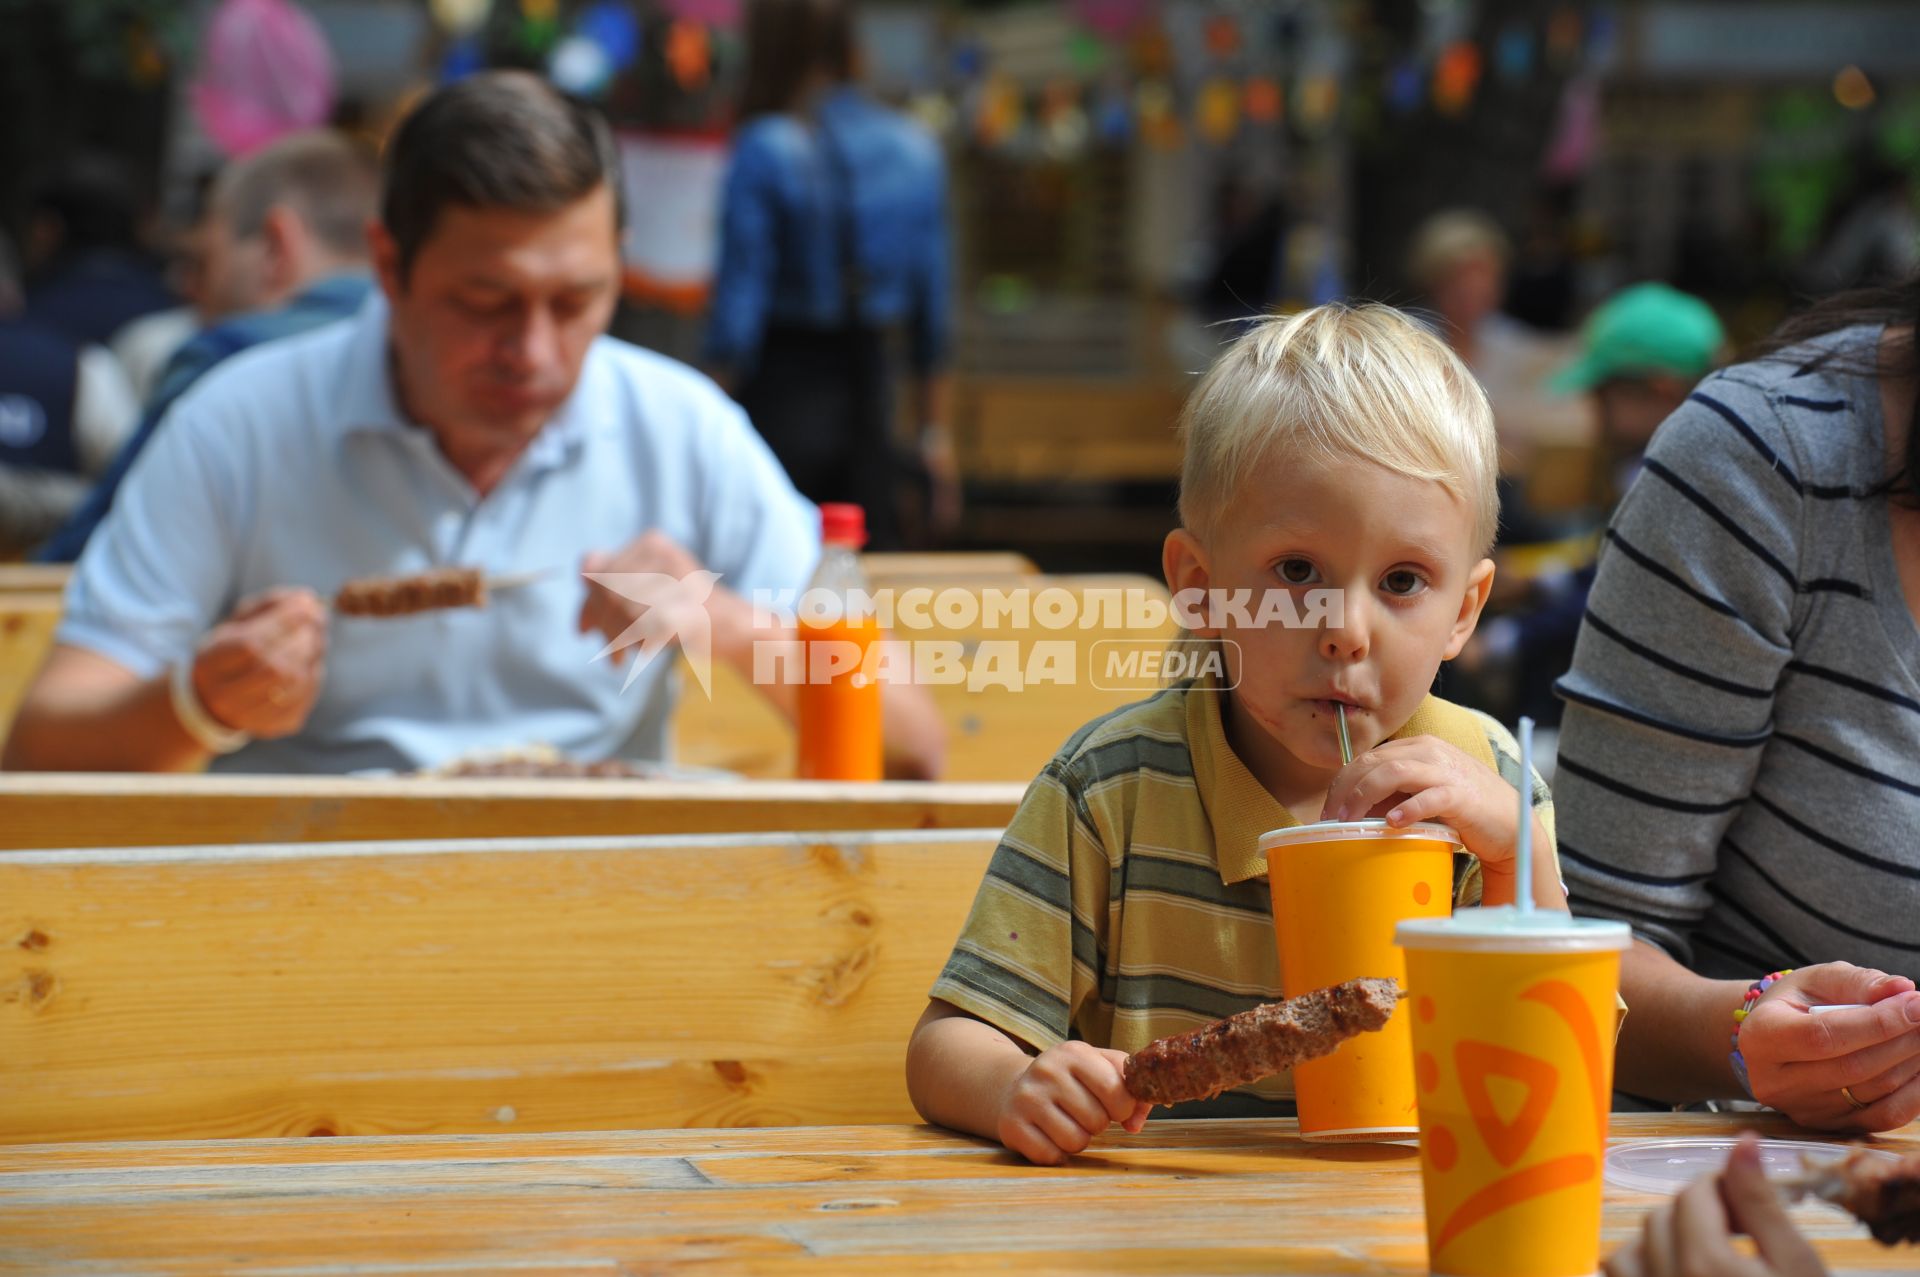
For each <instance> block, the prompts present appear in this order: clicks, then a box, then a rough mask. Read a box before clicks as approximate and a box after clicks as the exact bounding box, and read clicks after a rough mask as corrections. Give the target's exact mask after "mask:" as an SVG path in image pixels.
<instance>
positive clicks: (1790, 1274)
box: [1606, 1135, 1827, 1277]
mask: <svg viewBox="0 0 1920 1277" xmlns="http://www.w3.org/2000/svg"><path fill="white" fill-rule="evenodd" d="M1736 1233H1744V1234H1746V1235H1747V1236H1749V1237H1751V1238H1753V1241H1754V1245H1755V1247H1756V1248H1757V1249H1758V1250H1759V1252H1760V1254H1759V1256H1758V1257H1757V1258H1753V1259H1749V1258H1747V1257H1746V1256H1745V1255H1742V1254H1741V1253H1740V1252H1739V1251H1737V1250H1735V1249H1734V1248H1733V1237H1734V1234H1736ZM1606 1271H1607V1277H1826V1271H1827V1269H1826V1265H1824V1264H1822V1263H1821V1262H1820V1256H1819V1255H1817V1254H1815V1253H1814V1250H1813V1247H1812V1246H1811V1245H1809V1244H1808V1243H1807V1239H1806V1238H1805V1237H1802V1236H1801V1235H1800V1232H1799V1230H1798V1229H1796V1228H1794V1226H1793V1221H1792V1220H1790V1219H1788V1218H1787V1212H1786V1208H1785V1207H1783V1206H1782V1205H1781V1204H1780V1196H1779V1194H1778V1193H1776V1192H1774V1189H1773V1185H1771V1184H1769V1183H1767V1173H1766V1171H1765V1170H1763V1169H1762V1168H1761V1166H1760V1145H1759V1143H1758V1142H1757V1141H1756V1140H1755V1139H1754V1137H1753V1136H1751V1135H1744V1136H1742V1137H1741V1138H1740V1142H1739V1143H1738V1144H1736V1145H1735V1146H1734V1149H1733V1153H1732V1155H1731V1156H1729V1157H1728V1158H1727V1165H1726V1169H1725V1170H1723V1171H1721V1172H1720V1173H1719V1174H1718V1175H1703V1176H1701V1177H1700V1178H1699V1179H1697V1180H1695V1181H1694V1182H1693V1183H1692V1184H1689V1185H1688V1186H1687V1187H1686V1188H1684V1189H1682V1190H1681V1191H1680V1192H1679V1193H1678V1194H1677V1195H1676V1196H1675V1197H1674V1199H1673V1200H1672V1201H1670V1202H1668V1203H1666V1204H1665V1205H1663V1206H1661V1207H1660V1208H1659V1209H1657V1210H1655V1211H1654V1212H1653V1213H1652V1214H1651V1215H1648V1216H1647V1222H1646V1223H1645V1225H1643V1226H1642V1228H1641V1231H1640V1236H1639V1238H1638V1239H1636V1240H1634V1241H1631V1242H1628V1243H1627V1244H1626V1245H1625V1246H1622V1247H1621V1248H1620V1249H1619V1250H1617V1251H1615V1252H1614V1253H1613V1254H1612V1255H1610V1256H1608V1258H1607V1262H1606Z"/></svg>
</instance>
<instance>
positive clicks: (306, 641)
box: [193, 589, 327, 740]
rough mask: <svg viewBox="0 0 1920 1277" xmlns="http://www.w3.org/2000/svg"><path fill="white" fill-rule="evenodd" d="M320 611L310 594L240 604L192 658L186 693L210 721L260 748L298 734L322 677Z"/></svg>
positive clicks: (289, 592)
mask: <svg viewBox="0 0 1920 1277" xmlns="http://www.w3.org/2000/svg"><path fill="white" fill-rule="evenodd" d="M326 659H327V609H326V605H325V604H323V603H321V602H320V599H319V596H317V595H316V594H314V592H313V591H311V590H299V589H273V590H268V591H266V592H265V593H262V594H256V595H253V596H252V597H250V598H246V599H242V600H241V601H240V604H239V606H238V607H236V608H234V610H233V613H232V615H230V616H228V617H227V619H226V620H224V621H222V622H220V624H218V625H216V626H214V627H213V629H211V630H209V631H208V632H207V634H206V636H205V637H203V638H202V639H201V640H200V647H199V650H198V651H197V652H196V653H195V654H194V658H193V691H194V695H196V696H198V697H199V698H200V704H201V705H202V706H203V707H205V709H206V711H207V713H209V714H211V715H212V716H213V717H214V719H215V720H216V721H218V722H219V723H221V724H222V725H224V726H226V727H230V728H233V729H234V730H236V731H242V732H245V733H247V734H248V735H249V736H253V737H255V738H257V739H260V740H273V739H276V738H278V737H282V736H291V735H293V734H294V733H295V732H297V731H299V730H300V729H301V727H303V726H305V724H306V721H307V715H309V714H311V713H312V712H313V703H314V701H316V700H317V699H319V696H320V685H321V682H322V680H323V678H324V677H325V674H326Z"/></svg>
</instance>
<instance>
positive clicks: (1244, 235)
mask: <svg viewBox="0 0 1920 1277" xmlns="http://www.w3.org/2000/svg"><path fill="white" fill-rule="evenodd" d="M0 29H3V30H4V31H5V34H6V38H5V39H4V40H0V120H4V121H5V123H4V125H0V558H18V557H24V556H29V555H32V556H37V557H42V558H50V559H54V560H63V559H70V558H72V557H74V556H75V555H77V554H78V553H79V552H80V550H81V549H82V548H83V547H84V545H85V542H86V536H87V534H88V531H89V529H90V528H91V526H93V525H94V524H96V523H97V522H98V519H99V518H100V516H101V515H102V514H104V512H105V510H106V508H107V507H108V506H109V505H110V503H111V494H112V490H113V487H114V484H115V483H116V481H117V477H118V475H119V474H122V473H124V471H125V468H126V465H127V464H128V463H129V461H130V457H131V453H132V452H133V451H134V450H136V449H137V447H138V443H139V441H140V439H141V438H142V437H143V436H144V434H145V433H147V432H150V431H151V429H152V427H153V425H154V423H155V422H156V421H157V419H158V417H159V416H160V415H161V414H162V413H163V412H164V409H165V407H166V405H167V404H168V403H169V402H170V401H171V400H172V398H173V397H175V396H177V395H178V394H179V393H181V392H182V391H183V390H184V389H185V388H186V387H187V386H188V385H190V384H191V382H192V381H193V380H194V379H195V377H197V376H198V374H199V373H200V372H202V371H204V370H205V368H206V367H208V366H211V364H212V363H214V362H217V361H218V360H219V359H221V358H223V357H225V356H226V355H227V354H230V353H233V352H234V351H236V350H239V349H243V348H245V347H247V346H249V345H252V344H257V343H259V342H262V341H267V340H272V339H273V338H274V337H276V336H280V335H285V334H289V333H292V332H296V331H301V330H302V329H304V328H306V327H311V326H314V325H316V324H318V323H322V322H325V321H327V320H329V319H333V318H339V317H342V316H344V315H346V314H348V313H350V312H351V311H352V310H353V309H354V308H355V307H356V306H357V305H358V304H359V301H360V300H361V298H362V297H364V295H365V292H366V289H367V288H368V286H369V285H368V282H367V279H366V265H365V249H364V241H363V238H362V235H361V227H362V225H363V223H364V222H365V220H366V219H367V218H368V217H369V216H371V215H372V213H373V212H374V209H375V205H376V202H377V198H378V191H377V178H376V177H375V176H374V175H375V173H376V170H375V168H374V167H372V163H371V157H373V156H375V155H377V153H378V150H379V147H380V146H381V143H382V140H383V138H384V137H385V136H386V134H387V132H388V131H389V129H390V128H391V126H392V123H393V122H394V121H395V120H396V119H397V118H399V117H400V116H402V115H404V114H405V112H406V111H407V109H408V108H409V106H410V105H411V104H412V103H413V102H415V101H417V100H418V98H419V97H420V95H421V94H423V93H424V92H425V91H426V90H428V89H429V88H431V87H432V86H434V85H436V84H439V83H445V82H448V81H451V80H456V79H459V78H461V77H463V76H465V75H468V74H471V73H473V72H474V71H476V70H479V69H482V68H490V67H519V68H526V69H531V70H534V71H536V72H539V73H541V74H543V75H545V76H547V77H549V78H550V79H551V80H552V81H553V82H555V83H556V84H558V85H559V86H560V87H562V88H564V89H566V90H567V91H569V92H571V93H574V94H577V95H579V96H582V97H585V98H587V99H589V100H591V101H593V102H595V103H596V104H598V106H599V107H600V108H601V109H602V110H604V112H605V113H606V115H607V117H608V118H609V119H610V121H611V122H612V124H613V126H614V129H615V130H616V136H617V139H618V145H619V148H620V152H621V162H622V167H623V173H624V183H625V191H626V197H627V210H626V222H625V227H624V232H623V235H624V240H623V256H624V270H625V287H624V297H623V301H622V304H621V307H620V310H619V312H618V314H617V316H616V318H615V320H614V325H613V329H614V332H615V333H616V334H618V335H619V336H622V337H624V338H626V339H628V340H630V341H633V342H635V343H637V344H640V345H643V346H647V347H651V348H654V349H657V350H660V351H662V352H664V353H667V354H669V355H672V356H675V357H677V358H680V359H683V360H686V361H688V362H690V363H694V364H696V365H698V366H701V367H703V368H705V369H706V370H707V371H709V372H711V373H712V374H714V375H715V376H716V378H717V379H718V380H720V382H721V384H722V385H723V386H724V387H726V388H727V389H728V390H729V391H730V392H731V393H733V394H734V395H735V396H736V397H737V398H739V399H740V400H741V401H742V402H743V403H744V404H746V405H747V406H748V408H749V412H750V415H751V416H752V417H753V419H754V421H755V424H756V425H757V426H758V427H759V428H760V429H761V431H762V433H763V434H765V435H766V436H767V438H768V439H769V442H770V443H772V444H773V445H774V448H775V451H776V453H777V454H779V455H780V457H781V460H782V461H783V463H785V464H786V466H787V468H788V470H789V472H790V473H792V474H793V475H794V477H795V480H796V482H797V483H798V485H799V486H800V487H801V489H802V491H804V492H806V493H807V494H808V495H810V496H815V497H821V496H826V497H838V496H846V495H851V496H853V497H855V498H856V499H861V500H863V501H864V502H865V504H867V505H868V507H869V510H870V511H871V512H872V514H871V516H870V521H871V522H872V524H873V529H874V533H875V540H876V544H880V545H891V546H929V547H939V548H993V549H1013V550H1018V551H1021V552H1023V553H1025V554H1027V555H1029V556H1030V557H1031V558H1033V559H1034V560H1035V561H1036V562H1037V563H1039V564H1040V565H1041V566H1042V567H1043V568H1045V569H1047V570H1049V571H1055V572H1067V571H1084V570H1127V571H1138V572H1145V573H1148V574H1151V575H1157V573H1158V562H1159V545H1160V541H1161V539H1162V537H1163V536H1164V534H1165V533H1166V532H1167V530H1168V529H1169V528H1170V527H1171V526H1172V525H1173V521H1174V513H1173V509H1174V507H1173V484H1174V478H1175V475H1176V474H1177V471H1178V466H1179V448H1178V441H1177V439H1176V437H1175V435H1174V432H1173V423H1174V420H1175V417H1176V415H1177V412H1178V409H1179V405H1180V402H1181V398H1182V395H1183V394H1184V393H1185V390H1186V388H1187V386H1188V385H1189V384H1190V383H1191V381H1192V379H1193V377H1194V375H1195V374H1196V373H1197V372H1198V371H1200V370H1203V369H1204V368H1205V367H1206V365H1207V364H1208V362H1209V361H1210V359H1211V358H1212V356H1213V354H1214V352H1215V351H1217V349H1218V348H1219V346H1220V344H1221V343H1222V342H1224V341H1225V340H1227V339H1229V338H1230V337H1231V336H1232V335H1233V334H1234V333H1235V331H1236V330H1237V328H1236V326H1237V325H1238V324H1239V323H1241V322H1243V321H1245V320H1246V319H1248V318H1249V317H1252V316H1257V315H1260V314H1262V313H1266V312H1269V311H1272V310H1275V309H1285V308H1288V307H1297V306H1300V305H1305V304H1310V303H1316V302H1321V301H1326V300H1332V299H1339V298H1353V299H1371V300H1382V301H1388V302H1392V303H1394V304H1396V305H1402V306H1408V307H1413V308H1418V309H1419V310H1420V311H1421V313H1422V314H1423V315H1425V316H1426V317H1427V318H1428V320H1429V321H1430V322H1431V323H1433V324H1434V325H1436V326H1437V327H1438V328H1439V329H1440V330H1441V331H1443V332H1444V333H1445V335H1446V336H1447V337H1448V338H1449V340H1451V341H1452V342H1453V343H1454V345H1455V347H1456V349H1457V350H1459V352H1460V353H1461V354H1462V355H1463V356H1464V357H1465V358H1466V360H1467V362H1468V363H1469V365H1470V366H1471V367H1472V368H1473V369H1474V370H1475V371H1476V373H1477V374H1479V375H1480V376H1481V378H1482V379H1483V381H1484V383H1485V384H1486V386H1487V389H1488V391H1489V393H1490V396H1491V398H1492V401H1493V404H1494V408H1495V412H1496V417H1497V420H1498V426H1499V431H1500V435H1501V442H1502V447H1503V463H1504V471H1505V483H1504V492H1503V498H1504V514H1503V520H1502V522H1503V539H1502V545H1501V550H1500V557H1501V565H1502V569H1503V570H1502V573H1501V578H1500V586H1499V592H1498V595H1497V600H1496V605H1495V608H1494V615H1493V619H1492V620H1491V621H1490V622H1489V623H1488V624H1487V625H1486V626H1485V627H1484V629H1483V633H1482V634H1481V635H1480V636H1479V637H1478V638H1477V639H1476V641H1475V644H1474V646H1473V647H1472V648H1471V649H1469V651H1468V652H1467V653H1466V655H1465V656H1464V657H1463V658H1462V660H1461V661H1460V662H1458V667H1457V669H1455V670H1454V671H1452V672H1450V673H1449V675H1448V677H1449V678H1450V679H1452V680H1453V682H1452V684H1451V685H1450V686H1449V687H1448V688H1446V689H1443V690H1446V691H1447V692H1448V693H1449V694H1450V695H1452V696H1454V697H1455V698H1456V699H1462V700H1466V701H1469V702H1471V703H1476V704H1479V705H1481V706H1483V707H1485V708H1488V709H1490V710H1493V711H1494V712H1496V713H1498V714H1500V715H1502V716H1509V715H1511V714H1514V713H1533V714H1535V715H1538V716H1541V717H1543V718H1545V719H1546V720H1548V721H1552V720H1553V719H1554V718H1555V717H1556V707H1555V705H1554V702H1553V698H1552V696H1551V694H1550V691H1549V689H1550V685H1551V682H1552V679H1553V678H1554V677H1555V676H1557V675H1558V674H1559V673H1560V672H1562V671H1564V669H1565V668H1566V666H1567V663H1568V659H1569V656H1570V652H1571V648H1572V643H1573V638H1574V634H1575V632H1576V631H1577V628H1578V624H1579V620H1580V616H1581V612H1582V608H1583V600H1584V594H1585V588H1586V583H1587V581H1588V579H1589V577H1590V573H1589V572H1588V571H1587V568H1588V566H1589V565H1590V563H1591V561H1592V558H1593V554H1594V551H1595V548H1596V545H1597V542H1598V538H1599V530H1600V529H1601V528H1603V527H1604V524H1605V519H1606V515H1607V513H1608V511H1609V510H1610V509H1611V507H1612V505H1613V503H1614V502H1615V500H1616V499H1617V497H1618V496H1619V494H1620V492H1621V491H1622V490H1623V488H1624V485H1625V484H1626V483H1627V482H1628V481H1630V480H1631V478H1632V476H1633V473H1634V469H1635V461H1636V458H1637V456H1638V454H1639V452H1640V451H1641V449H1642V447H1643V446H1644V443H1645V441H1646V438H1647V437H1648V435H1649V434H1650V433H1651V431H1652V429H1653V427H1654V426H1655V425H1657V424H1658V423H1659V421H1660V420H1662V419H1663V418H1664V417H1665V416H1666V415H1667V413H1668V412H1670V411H1671V410H1672V409H1673V407H1675V406H1676V405H1677V404H1678V403H1680V402H1681V401H1682V400H1683V399H1684V398H1685V396H1686V394H1687V392H1688V390H1689V389H1690V388H1691V387H1692V385H1693V384H1694V383H1695V382H1696V381H1697V380H1698V379H1699V378H1700V376H1701V375H1703V374H1704V373H1706V372H1707V371H1709V370H1710V369H1711V368H1713V367H1714V366H1716V365H1718V364H1722V363H1725V362H1726V361H1728V360H1729V359H1731V358H1733V357H1735V356H1736V355H1737V354H1738V352H1739V351H1741V350H1742V349H1743V348H1745V347H1746V346H1747V345H1748V344H1749V343H1750V342H1752V341H1753V340H1754V339H1756V338H1758V337H1760V336H1761V335H1763V334H1764V333H1766V332H1768V331H1769V330H1770V329H1772V328H1773V327H1774V326H1775V325H1776V324H1777V323H1778V322H1779V321H1780V320H1781V319H1782V318H1783V317H1785V316H1786V315H1787V314H1789V313H1790V312H1791V311H1793V310H1794V309H1796V308H1797V307H1799V306H1800V305H1802V304H1803V303H1804V302H1805V301H1806V300H1807V299H1809V298H1811V297H1814V296H1818V295H1822V294H1827V293H1831V292H1833V291H1836V290H1839V289H1842V288H1846V287H1851V286H1856V285H1861V284H1866V283H1872V282H1876V281H1882V282H1884V281H1892V280H1897V279H1900V278H1903V277H1906V276H1908V275H1910V274H1911V273H1912V272H1913V270H1914V269H1915V267H1916V265H1920V213H1917V212H1916V195H1915V184H1916V181H1917V180H1920V34H1917V33H1920V6H1916V5H1915V4H1913V3H1909V2H1903V0H1642V2H1638V3H1615V4H1593V3H1579V2H1572V0H1568V2H1556V0H1542V2H1537V3H1535V2H1528V0H1260V2H1254V0H1069V2H1067V3H1047V4H1042V3H1025V2H1013V0H1002V2H988V0H977V2H974V3H959V2H957V0H954V2H936V0H891V2H881V0H875V2H873V3H865V4H859V5H847V6H841V5H834V4H828V3H824V2H811V0H797V2H795V3H784V4H780V3H767V4H761V3H757V2H756V0H0ZM843 90H848V91H843ZM836 114H837V117H838V118H837V122H836V125H835V127H834V128H833V129H832V130H830V132H831V134H832V135H833V136H837V137H840V138H842V139H844V140H845V146H844V148H843V153H842V154H840V156H839V162H838V163H837V164H836V165H835V166H834V173H835V176H834V178H833V182H834V183H835V184H837V187H838V190H839V192H840V196H835V197H830V198H826V199H825V200H823V201H821V202H820V203H819V209H816V211H819V210H820V209H828V208H834V207H853V208H856V209H859V210H861V214H860V215H861V217H862V218H863V219H864V220H863V221H862V223H861V225H860V226H859V227H858V228H857V229H855V228H854V227H851V226H848V225H843V224H840V223H839V222H836V221H835V220H834V217H833V216H832V215H831V214H830V213H827V212H820V216H819V217H818V218H815V219H814V220H812V221H809V220H808V218H807V217H806V216H805V215H804V207H805V201H802V206H803V215H802V216H800V217H799V219H798V221H795V220H794V219H793V216H792V212H791V210H792V207H793V205H792V202H791V201H790V200H789V201H785V202H782V200H780V199H778V198H776V196H777V195H778V193H779V191H780V184H781V183H782V182H783V181H785V180H788V179H790V178H791V176H792V174H791V172H789V171H788V170H789V169H790V167H791V166H787V167H786V168H783V160H782V153H781V149H780V146H779V144H778V134H777V131H775V132H769V131H768V130H765V129H762V130H761V132H760V134H758V135H757V136H756V137H752V138H750V137H749V134H748V132H747V129H748V126H749V125H751V124H752V123H753V122H754V121H757V120H762V119H764V118H766V117H775V118H792V117H797V118H799V119H801V120H803V121H806V120H809V119H812V120H817V121H829V120H834V119H835V116H836ZM769 192H772V194H769ZM841 196H843V198H842V197H841ZM781 209H785V210H787V211H786V212H785V213H782V212H780V210H781ZM783 217H785V218H786V220H785V221H783V220H782V218H783ZM890 228H892V229H890ZM928 228H932V229H931V230H929V229H928ZM855 239H859V240H860V241H861V243H862V247H861V248H860V249H858V250H856V249H855V248H854V247H853V241H854V240H855ZM876 244H877V245H878V246H877V247H876ZM856 259H858V261H856ZM861 263H864V265H862V264H861ZM823 281H830V282H826V283H823ZM862 320H870V321H872V322H871V323H863V322H861V321H862ZM855 328H857V329H858V330H859V331H860V332H862V333H865V334H871V336H872V345H871V348H869V347H868V346H867V345H865V344H862V343H861V342H852V343H849V342H847V341H843V340H840V339H839V337H836V336H833V334H836V333H843V330H844V331H851V330H853V329H855ZM823 333H825V334H828V336H827V337H822V334H823ZM835 395H838V396H840V397H839V398H835V397H834V396H835ZM795 405H802V406H806V405H811V406H812V411H813V416H812V417H811V418H810V417H809V415H808V412H807V411H799V412H796V411H795V409H794V406H795ZM849 422H851V423H854V424H852V425H848V424H847V423H849ZM831 423H839V426H838V428H841V429H843V430H846V431H849V432H850V439H851V446H852V448H853V452H852V453H849V452H847V451H846V450H845V449H843V450H842V451H840V452H838V453H835V454H834V455H832V456H825V455H819V453H818V449H817V448H816V447H815V444H816V443H817V442H818V439H819V438H820V436H821V434H822V432H823V431H824V432H829V433H830V432H831V431H832V430H833V429H835V428H836V426H835V425H834V424H831ZM849 455H860V456H867V457H870V458H871V459H873V460H874V461H875V463H876V464H875V465H874V466H873V467H871V468H870V469H869V470H865V471H863V472H862V473H861V474H859V475H856V476H855V477H853V478H851V479H850V478H848V477H847V474H848V473H849V472H850V471H849V467H850V466H852V463H851V462H849V461H848V460H847V458H848V456H849ZM853 468H854V469H859V467H857V466H854V467H853ZM816 472H818V473H816ZM835 483H840V484H846V483H852V484H854V485H855V487H854V488H853V490H852V491H851V492H846V491H839V492H836V491H828V490H826V488H830V487H831V486H832V485H833V484H835ZM881 492H884V493H886V494H887V495H886V496H885V497H882V496H879V495H877V494H879V493H881Z"/></svg>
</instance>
